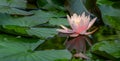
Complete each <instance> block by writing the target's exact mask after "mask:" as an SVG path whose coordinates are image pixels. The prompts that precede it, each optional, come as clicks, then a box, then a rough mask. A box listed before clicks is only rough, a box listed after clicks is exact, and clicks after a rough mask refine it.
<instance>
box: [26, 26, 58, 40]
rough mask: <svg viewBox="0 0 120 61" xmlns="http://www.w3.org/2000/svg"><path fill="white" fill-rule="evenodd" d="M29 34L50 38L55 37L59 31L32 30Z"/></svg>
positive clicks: (28, 31) (49, 29) (51, 29)
mask: <svg viewBox="0 0 120 61" xmlns="http://www.w3.org/2000/svg"><path fill="white" fill-rule="evenodd" d="M27 33H28V34H29V35H34V36H37V37H42V38H48V37H53V36H55V35H56V34H57V31H56V28H31V29H29V30H27Z"/></svg>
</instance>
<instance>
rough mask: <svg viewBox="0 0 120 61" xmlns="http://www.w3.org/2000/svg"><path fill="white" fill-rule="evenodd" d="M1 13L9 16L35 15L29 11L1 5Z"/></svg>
mask: <svg viewBox="0 0 120 61" xmlns="http://www.w3.org/2000/svg"><path fill="white" fill-rule="evenodd" d="M0 13H7V14H12V15H14V14H16V15H32V14H33V13H32V12H27V11H24V10H20V9H17V8H12V7H9V6H1V5H0Z"/></svg>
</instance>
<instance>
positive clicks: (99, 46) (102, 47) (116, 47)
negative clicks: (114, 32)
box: [92, 40, 120, 59]
mask: <svg viewBox="0 0 120 61" xmlns="http://www.w3.org/2000/svg"><path fill="white" fill-rule="evenodd" d="M92 51H93V52H94V53H96V54H99V55H100V56H104V57H107V58H109V59H115V58H116V59H117V58H120V42H119V40H115V41H102V42H99V43H96V44H95V45H94V46H93V47H92Z"/></svg>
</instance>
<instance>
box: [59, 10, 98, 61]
mask: <svg viewBox="0 0 120 61" xmlns="http://www.w3.org/2000/svg"><path fill="white" fill-rule="evenodd" d="M67 19H68V22H69V24H70V26H71V28H72V29H69V28H67V27H65V26H63V25H60V26H61V27H62V28H63V29H57V31H58V32H60V34H63V35H67V36H70V37H74V38H73V39H67V40H66V42H65V45H66V48H67V49H68V50H70V51H72V50H76V54H75V55H74V56H76V57H82V58H85V59H86V57H87V56H85V55H84V54H82V53H81V52H85V51H86V41H87V42H88V43H89V44H90V42H89V41H90V39H89V38H88V37H87V36H86V35H90V34H92V33H94V32H95V31H96V30H97V29H94V30H93V31H91V32H87V30H88V29H90V28H91V26H92V25H93V24H94V22H95V20H96V19H97V18H93V19H92V20H90V16H85V12H83V13H82V15H81V16H80V15H77V14H73V16H71V17H70V16H68V15H67Z"/></svg>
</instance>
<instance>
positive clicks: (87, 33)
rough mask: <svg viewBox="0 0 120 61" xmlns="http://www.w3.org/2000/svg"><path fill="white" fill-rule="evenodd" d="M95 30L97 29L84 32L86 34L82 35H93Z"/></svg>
mask: <svg viewBox="0 0 120 61" xmlns="http://www.w3.org/2000/svg"><path fill="white" fill-rule="evenodd" d="M97 29H98V28H96V29H94V30H93V31H91V32H86V33H84V35H90V34H92V33H94V32H95V31H96V30H97Z"/></svg>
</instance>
